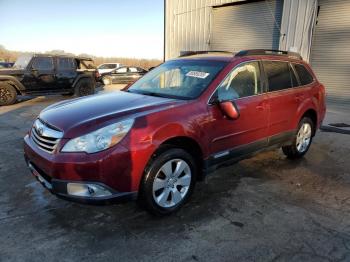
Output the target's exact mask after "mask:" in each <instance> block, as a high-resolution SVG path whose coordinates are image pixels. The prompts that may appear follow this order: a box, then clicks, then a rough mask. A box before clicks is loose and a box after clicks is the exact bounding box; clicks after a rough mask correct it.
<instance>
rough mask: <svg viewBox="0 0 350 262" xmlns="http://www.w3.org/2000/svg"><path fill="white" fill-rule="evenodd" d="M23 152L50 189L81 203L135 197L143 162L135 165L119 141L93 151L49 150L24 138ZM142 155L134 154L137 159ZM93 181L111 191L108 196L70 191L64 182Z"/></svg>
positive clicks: (39, 178) (27, 136)
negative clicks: (99, 150)
mask: <svg viewBox="0 0 350 262" xmlns="http://www.w3.org/2000/svg"><path fill="white" fill-rule="evenodd" d="M24 156H25V159H26V162H27V164H28V166H29V167H30V169H31V172H32V173H33V174H34V176H35V177H36V178H37V179H38V181H39V182H41V184H43V185H44V186H45V187H46V188H47V189H48V190H49V191H50V192H51V193H53V194H55V195H57V196H58V197H61V198H65V199H69V200H73V201H77V202H84V203H93V204H104V203H110V202H119V201H122V200H127V199H134V198H136V196H137V191H138V187H139V182H140V179H141V176H142V173H143V168H144V165H145V163H146V161H145V160H146V158H147V156H146V155H142V156H143V160H144V161H143V162H141V164H140V165H136V164H135V161H134V160H133V159H132V155H131V153H130V151H129V150H128V149H126V148H125V147H124V146H122V145H118V146H116V147H114V148H113V149H110V150H105V151H102V152H101V153H96V154H92V155H89V154H82V153H79V154H75V153H67V154H50V153H47V152H45V151H43V150H41V149H40V148H38V146H37V145H36V144H35V143H34V142H33V140H32V139H31V138H30V136H29V135H26V136H25V138H24ZM142 156H140V155H135V157H137V158H138V159H139V160H140V159H141V160H142ZM69 183H76V184H92V185H97V187H103V188H105V189H107V190H108V191H109V192H111V194H110V195H108V196H98V197H96V196H95V197H88V196H75V195H72V194H69V192H68V190H67V185H68V184H69Z"/></svg>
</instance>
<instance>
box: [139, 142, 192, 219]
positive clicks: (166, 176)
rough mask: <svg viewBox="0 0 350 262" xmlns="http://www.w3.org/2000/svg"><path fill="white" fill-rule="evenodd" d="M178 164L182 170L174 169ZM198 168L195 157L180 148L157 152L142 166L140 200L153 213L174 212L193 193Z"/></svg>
mask: <svg viewBox="0 0 350 262" xmlns="http://www.w3.org/2000/svg"><path fill="white" fill-rule="evenodd" d="M177 168H181V170H182V171H180V172H176V170H177ZM197 172H198V170H197V165H196V163H195V160H194V158H193V157H192V156H191V155H190V154H189V153H187V152H186V151H185V150H183V149H179V148H170V149H167V150H165V151H163V152H162V153H160V154H156V155H155V156H154V157H153V158H152V159H151V160H150V163H149V164H148V165H147V167H146V169H145V173H144V176H143V179H142V182H141V186H140V194H139V203H141V205H142V206H143V207H144V208H145V209H146V210H148V211H149V212H150V213H152V214H153V215H156V216H165V215H170V214H172V213H174V212H175V211H177V210H178V209H180V208H181V207H182V206H183V205H184V204H185V203H186V202H187V201H188V199H189V198H190V196H191V194H192V193H193V190H194V186H195V183H196V177H197Z"/></svg>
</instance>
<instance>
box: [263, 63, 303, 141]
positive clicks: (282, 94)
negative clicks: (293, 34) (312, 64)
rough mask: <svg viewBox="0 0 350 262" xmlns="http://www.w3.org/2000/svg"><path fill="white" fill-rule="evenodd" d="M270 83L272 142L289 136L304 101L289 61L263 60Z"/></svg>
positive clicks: (269, 99) (270, 134) (269, 101)
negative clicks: (299, 95)
mask: <svg viewBox="0 0 350 262" xmlns="http://www.w3.org/2000/svg"><path fill="white" fill-rule="evenodd" d="M263 68H264V71H265V74H266V79H267V83H268V103H269V106H270V113H269V132H268V133H269V136H270V143H271V144H274V143H278V142H279V141H283V140H284V139H286V136H287V137H288V136H289V135H291V134H290V131H293V130H292V126H291V123H292V121H293V119H294V118H295V114H296V112H297V109H298V107H299V104H300V103H301V102H302V101H301V99H302V98H301V97H298V92H297V90H296V89H295V88H293V87H294V86H297V85H298V82H297V79H296V76H295V74H294V71H293V70H292V67H291V65H290V63H289V62H287V61H263Z"/></svg>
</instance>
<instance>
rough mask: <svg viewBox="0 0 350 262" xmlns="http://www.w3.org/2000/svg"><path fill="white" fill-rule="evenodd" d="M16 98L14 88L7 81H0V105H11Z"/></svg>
mask: <svg viewBox="0 0 350 262" xmlns="http://www.w3.org/2000/svg"><path fill="white" fill-rule="evenodd" d="M16 100H17V92H16V89H15V88H14V87H13V86H11V85H10V84H8V83H0V106H7V105H12V104H14V103H15V102H16Z"/></svg>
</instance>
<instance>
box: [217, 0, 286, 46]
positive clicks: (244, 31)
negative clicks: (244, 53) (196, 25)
mask: <svg viewBox="0 0 350 262" xmlns="http://www.w3.org/2000/svg"><path fill="white" fill-rule="evenodd" d="M282 8H283V1H280V0H266V1H259V2H252V3H247V4H240V5H230V6H225V7H218V8H213V11H212V23H211V24H212V32H211V38H210V49H211V50H224V51H231V52H238V51H240V50H242V49H257V48H259V49H278V48H279V42H280V28H281V18H282Z"/></svg>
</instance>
